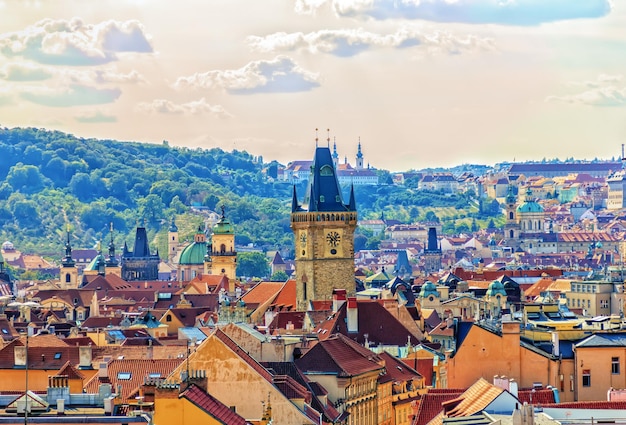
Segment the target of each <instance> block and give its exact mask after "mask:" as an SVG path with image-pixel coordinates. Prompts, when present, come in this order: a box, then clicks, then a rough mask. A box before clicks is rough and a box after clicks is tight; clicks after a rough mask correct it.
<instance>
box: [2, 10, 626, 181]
mask: <svg viewBox="0 0 626 425" xmlns="http://www.w3.org/2000/svg"><path fill="white" fill-rule="evenodd" d="M625 9H626V0H614V1H608V0H291V1H290V0H247V1H243V0H177V1H172V0H124V1H123V0H117V1H108V0H97V1H96V0H92V1H88V0H0V126H2V127H8V128H13V127H43V128H47V129H53V130H60V131H64V132H68V133H71V134H73V135H75V136H78V137H84V138H97V139H115V140H123V141H125V140H128V141H140V142H149V143H162V142H163V141H164V140H167V141H168V143H169V144H170V145H171V146H187V147H191V148H206V149H210V148H214V147H218V148H221V149H224V150H226V151H232V150H234V149H236V150H239V151H244V150H245V151H247V152H249V153H250V154H252V155H255V156H256V155H261V156H263V160H264V161H266V162H269V161H271V160H277V161H279V162H281V163H283V164H287V163H288V162H289V161H293V160H303V159H304V160H307V159H312V157H313V153H314V149H315V146H316V143H317V144H319V145H321V146H326V145H330V146H331V148H332V146H333V144H334V143H336V145H337V151H338V153H339V156H340V158H346V159H347V161H348V162H349V163H351V164H352V165H354V164H355V155H356V152H357V146H358V143H359V141H360V143H361V148H362V153H363V155H364V162H365V163H366V164H369V165H370V166H371V167H375V168H379V169H386V170H390V171H406V170H410V169H421V168H425V167H439V166H441V167H448V166H454V165H461V164H474V163H478V164H487V165H492V164H495V163H498V162H506V161H526V160H541V159H543V158H548V159H552V158H560V159H566V158H570V157H573V158H576V159H589V160H591V159H594V158H606V159H610V158H611V157H618V156H619V155H620V152H621V145H622V143H625V142H626V119H625V117H626V114H625V113H626V79H625V76H624V73H626V54H625V52H626V10H625ZM316 139H318V140H317V141H316ZM342 161H343V159H342Z"/></svg>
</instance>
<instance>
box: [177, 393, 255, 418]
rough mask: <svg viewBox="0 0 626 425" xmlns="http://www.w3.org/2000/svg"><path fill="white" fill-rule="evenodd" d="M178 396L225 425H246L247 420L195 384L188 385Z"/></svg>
mask: <svg viewBox="0 0 626 425" xmlns="http://www.w3.org/2000/svg"><path fill="white" fill-rule="evenodd" d="M179 397H181V398H185V399H187V400H189V401H190V402H191V403H193V404H194V405H196V406H198V407H199V408H200V409H202V410H204V411H205V412H206V413H208V414H209V415H211V416H212V417H213V418H215V419H216V420H218V421H219V422H221V423H223V424H227V425H246V424H248V422H247V421H246V420H245V419H244V418H243V417H241V416H239V415H238V414H237V413H235V412H234V411H232V410H231V409H230V408H229V407H228V406H226V405H224V404H223V403H222V402H220V401H219V400H218V399H216V398H215V397H213V396H211V395H210V394H207V393H206V392H205V391H204V390H202V389H201V388H200V387H198V386H197V385H190V386H189V388H187V389H186V390H185V391H183V392H182V393H180V395H179Z"/></svg>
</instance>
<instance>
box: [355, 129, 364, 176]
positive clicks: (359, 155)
mask: <svg viewBox="0 0 626 425" xmlns="http://www.w3.org/2000/svg"><path fill="white" fill-rule="evenodd" d="M356 169H357V170H359V171H361V170H362V169H363V152H361V138H360V137H359V146H358V149H357V152H356Z"/></svg>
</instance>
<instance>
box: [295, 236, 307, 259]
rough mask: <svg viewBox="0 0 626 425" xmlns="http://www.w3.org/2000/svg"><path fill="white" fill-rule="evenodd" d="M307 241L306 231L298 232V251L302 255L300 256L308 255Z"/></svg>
mask: <svg viewBox="0 0 626 425" xmlns="http://www.w3.org/2000/svg"><path fill="white" fill-rule="evenodd" d="M306 242H307V235H306V231H304V230H300V231H299V232H298V241H297V244H298V245H297V248H296V250H297V252H298V254H299V255H300V257H305V256H306Z"/></svg>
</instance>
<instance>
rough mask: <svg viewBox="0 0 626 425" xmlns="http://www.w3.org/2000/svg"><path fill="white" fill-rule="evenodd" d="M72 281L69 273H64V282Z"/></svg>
mask: <svg viewBox="0 0 626 425" xmlns="http://www.w3.org/2000/svg"><path fill="white" fill-rule="evenodd" d="M71 281H72V276H71V275H70V274H69V273H66V274H65V282H66V283H70V282H71Z"/></svg>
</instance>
